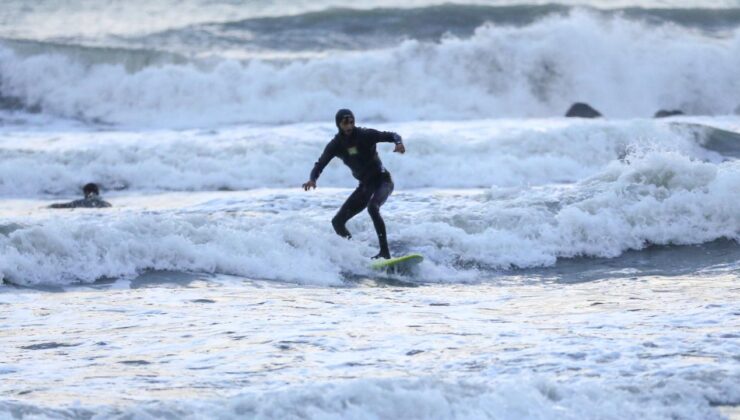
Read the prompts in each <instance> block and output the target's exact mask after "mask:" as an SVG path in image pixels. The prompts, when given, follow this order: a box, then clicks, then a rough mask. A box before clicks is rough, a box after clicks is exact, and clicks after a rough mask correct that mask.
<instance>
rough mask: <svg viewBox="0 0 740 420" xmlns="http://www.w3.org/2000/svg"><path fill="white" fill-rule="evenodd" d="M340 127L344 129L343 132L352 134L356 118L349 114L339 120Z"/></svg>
mask: <svg viewBox="0 0 740 420" xmlns="http://www.w3.org/2000/svg"><path fill="white" fill-rule="evenodd" d="M339 127H340V128H341V129H342V133H344V134H345V135H350V134H352V130H353V129H354V128H355V119H354V118H353V117H351V116H349V115H347V116H345V117H344V118H342V120H341V121H339Z"/></svg>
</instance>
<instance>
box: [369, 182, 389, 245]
mask: <svg viewBox="0 0 740 420" xmlns="http://www.w3.org/2000/svg"><path fill="white" fill-rule="evenodd" d="M392 192H393V181H392V180H391V179H390V177H388V178H387V179H384V180H383V181H381V182H380V184H379V185H378V186H377V187H376V188H375V191H374V192H373V196H372V197H371V198H370V203H368V205H367V212H368V213H370V218H371V219H373V226H375V233H376V234H377V235H378V244H379V245H380V252H379V253H378V255H376V256H375V257H376V258H379V257H383V258H390V257H391V252H390V250H389V249H388V238H387V237H386V232H385V222H384V221H383V217H381V216H380V206H382V205H383V204H384V203H385V200H387V199H388V197H389V196H390V195H391V193H392Z"/></svg>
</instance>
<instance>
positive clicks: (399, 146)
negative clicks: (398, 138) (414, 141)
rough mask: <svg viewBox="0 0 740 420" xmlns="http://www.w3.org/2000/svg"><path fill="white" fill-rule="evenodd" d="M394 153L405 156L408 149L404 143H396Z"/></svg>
mask: <svg viewBox="0 0 740 420" xmlns="http://www.w3.org/2000/svg"><path fill="white" fill-rule="evenodd" d="M393 151H394V152H396V153H400V154H404V153H406V147H404V145H403V143H396V148H395V149H393Z"/></svg>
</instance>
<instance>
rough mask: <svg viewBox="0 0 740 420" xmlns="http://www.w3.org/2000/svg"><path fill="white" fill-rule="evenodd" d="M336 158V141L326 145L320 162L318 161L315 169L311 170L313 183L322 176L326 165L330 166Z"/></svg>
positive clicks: (314, 166)
mask: <svg viewBox="0 0 740 420" xmlns="http://www.w3.org/2000/svg"><path fill="white" fill-rule="evenodd" d="M334 156H336V147H335V144H334V140H332V141H330V142H329V144H327V145H326V147H325V148H324V153H322V154H321V157H319V160H317V161H316V163H315V164H314V165H313V169H312V170H311V181H313V182H316V180H317V179H319V175H321V172H322V171H323V170H324V168H326V165H328V164H329V162H330V161H331V160H332V159H333V158H334Z"/></svg>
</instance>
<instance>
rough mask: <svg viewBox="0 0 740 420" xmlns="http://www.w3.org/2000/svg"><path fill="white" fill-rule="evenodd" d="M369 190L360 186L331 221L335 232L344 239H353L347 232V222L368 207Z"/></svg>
mask: <svg viewBox="0 0 740 420" xmlns="http://www.w3.org/2000/svg"><path fill="white" fill-rule="evenodd" d="M369 192H370V191H369V189H368V188H366V187H365V186H364V185H362V184H360V186H358V187H357V189H356V190H355V191H354V192H353V193H352V194H351V195H350V196H349V198H347V201H345V202H344V204H342V207H341V208H340V209H339V211H338V212H337V214H336V215H335V216H334V218H333V219H331V225H332V226H334V231H335V232H337V235H339V236H342V237H344V238H347V239H349V238H351V237H352V234H351V233H349V230H347V226H346V224H347V221H348V220H349V219H351V218H353V217H355V216H357V214H358V213H360V212H361V211H362V210H364V209H365V207H367V202H368V200H369V199H370V194H369Z"/></svg>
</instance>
